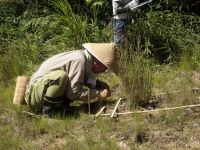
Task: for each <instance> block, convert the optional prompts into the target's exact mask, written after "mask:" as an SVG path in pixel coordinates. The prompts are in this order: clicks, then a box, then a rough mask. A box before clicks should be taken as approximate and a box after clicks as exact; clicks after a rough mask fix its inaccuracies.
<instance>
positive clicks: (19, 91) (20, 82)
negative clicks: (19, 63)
mask: <svg viewBox="0 0 200 150" xmlns="http://www.w3.org/2000/svg"><path fill="white" fill-rule="evenodd" d="M29 79H30V78H29V77H27V76H18V77H17V82H16V87H15V94H14V98H13V104H16V105H25V104H26V101H25V99H24V97H25V92H26V85H27V84H28V82H29Z"/></svg>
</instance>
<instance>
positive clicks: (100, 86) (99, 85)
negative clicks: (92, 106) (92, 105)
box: [96, 80, 111, 93]
mask: <svg viewBox="0 0 200 150" xmlns="http://www.w3.org/2000/svg"><path fill="white" fill-rule="evenodd" d="M96 88H97V89H99V90H101V89H107V90H108V91H109V92H110V93H111V91H110V87H109V85H108V84H107V83H106V82H103V81H99V80H97V86H96Z"/></svg>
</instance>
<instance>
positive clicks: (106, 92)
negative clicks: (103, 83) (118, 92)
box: [97, 89, 111, 100]
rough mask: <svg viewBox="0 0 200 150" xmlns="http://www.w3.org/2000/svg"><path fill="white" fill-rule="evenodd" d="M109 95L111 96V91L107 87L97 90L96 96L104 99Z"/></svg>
mask: <svg viewBox="0 0 200 150" xmlns="http://www.w3.org/2000/svg"><path fill="white" fill-rule="evenodd" d="M110 96H111V92H110V91H109V90H108V89H103V90H100V91H99V93H98V96H97V97H98V98H100V99H103V100H104V99H106V98H107V97H110Z"/></svg>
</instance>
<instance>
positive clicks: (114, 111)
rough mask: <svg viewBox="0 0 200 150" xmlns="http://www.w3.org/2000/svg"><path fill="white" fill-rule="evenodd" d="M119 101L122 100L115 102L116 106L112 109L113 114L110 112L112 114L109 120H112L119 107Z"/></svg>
mask: <svg viewBox="0 0 200 150" xmlns="http://www.w3.org/2000/svg"><path fill="white" fill-rule="evenodd" d="M121 100H122V98H120V99H119V100H118V101H117V104H116V105H115V108H114V110H113V112H112V114H111V118H113V117H114V115H115V114H116V110H117V107H118V106H119V103H120V101H121Z"/></svg>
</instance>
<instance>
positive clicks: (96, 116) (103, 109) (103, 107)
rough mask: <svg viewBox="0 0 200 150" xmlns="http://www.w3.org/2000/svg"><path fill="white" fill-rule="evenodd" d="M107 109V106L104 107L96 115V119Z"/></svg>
mask: <svg viewBox="0 0 200 150" xmlns="http://www.w3.org/2000/svg"><path fill="white" fill-rule="evenodd" d="M105 108H106V106H103V107H102V108H101V109H100V111H99V112H98V113H97V114H96V115H95V117H98V116H99V115H100V114H101V113H102V111H103V110H104V109H105Z"/></svg>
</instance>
